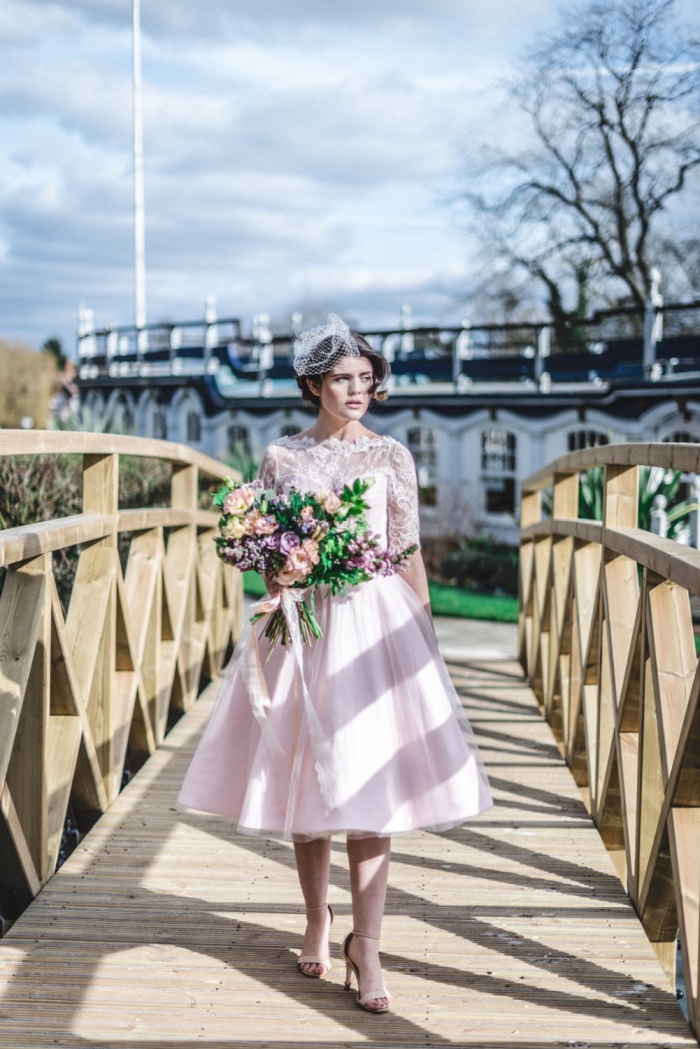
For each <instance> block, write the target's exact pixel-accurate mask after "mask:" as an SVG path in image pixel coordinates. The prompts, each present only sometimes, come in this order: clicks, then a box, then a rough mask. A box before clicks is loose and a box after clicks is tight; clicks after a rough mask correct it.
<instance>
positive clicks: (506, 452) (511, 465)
mask: <svg viewBox="0 0 700 1049" xmlns="http://www.w3.org/2000/svg"><path fill="white" fill-rule="evenodd" d="M515 448H516V440H515V434H514V433H509V432H508V430H484V432H483V433H482V435H481V469H482V470H484V471H485V472H487V473H500V474H502V473H510V472H514V471H515Z"/></svg>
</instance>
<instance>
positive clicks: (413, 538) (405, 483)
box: [387, 443, 420, 553]
mask: <svg viewBox="0 0 700 1049" xmlns="http://www.w3.org/2000/svg"><path fill="white" fill-rule="evenodd" d="M387 511H388V526H389V527H388V540H389V550H390V552H391V553H400V552H401V551H403V550H406V549H407V547H409V546H420V523H419V519H418V481H417V478H416V468H415V466H414V464H413V457H412V456H411V453H410V452H409V451H408V449H407V448H404V446H403V445H402V444H398V443H397V444H396V446H395V448H394V453H393V455H392V458H391V469H390V472H389V497H388V506H387Z"/></svg>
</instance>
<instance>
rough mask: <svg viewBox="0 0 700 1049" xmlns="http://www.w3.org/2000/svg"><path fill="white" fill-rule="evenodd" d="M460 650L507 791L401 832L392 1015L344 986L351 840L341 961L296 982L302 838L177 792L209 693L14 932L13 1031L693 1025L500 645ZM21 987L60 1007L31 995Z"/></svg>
mask: <svg viewBox="0 0 700 1049" xmlns="http://www.w3.org/2000/svg"><path fill="white" fill-rule="evenodd" d="M459 669H460V675H459V676H460V680H461V681H462V682H464V684H465V685H466V686H467V688H466V689H465V691H466V692H467V693H468V696H467V698H466V703H467V709H468V713H469V714H470V716H471V718H472V721H473V724H474V727H475V730H476V733H477V737H478V738H479V741H480V743H482V744H483V743H485V744H486V746H485V747H484V748H483V749H484V757H485V759H486V760H487V763H488V764H489V765H490V768H491V770H492V772H493V787H494V795H495V801H496V805H495V807H494V808H493V809H492V810H490V811H489V812H486V813H484V814H483V815H482V816H480V817H478V818H477V819H476V820H474V821H470V822H469V823H468V824H466V825H465V826H463V827H459V828H456V829H454V830H452V831H449V832H447V833H443V834H435V833H432V834H431V833H426V832H419V833H411V834H407V835H405V836H404V835H398V836H396V837H395V839H394V842H393V845H394V848H393V862H392V865H391V868H390V878H389V888H388V896H387V906H386V915H385V920H384V926H383V935H382V952H383V953H382V957H383V963H384V968H385V972H386V979H387V984H388V986H389V988H390V990H391V992H392V995H393V996H394V1012H393V1013H392V1014H390V1015H389V1016H386V1017H383V1018H382V1020H381V1021H378V1020H376V1018H373V1017H371V1016H369V1015H367V1014H364V1013H361V1012H360V1010H358V1009H357V1008H356V1007H355V1006H354V1004H353V1000H352V996H351V995H349V994H347V993H346V992H344V991H343V987H342V981H343V969H342V965H341V963H340V960H339V953H338V945H339V944H340V942H341V940H342V937H343V936H344V935H345V933H346V932H347V931H349V930H350V929H351V928H352V916H351V909H350V893H349V873H348V864H347V855H346V851H345V844H344V841H343V840H342V839H340V838H338V839H334V840H333V842H332V851H331V877H330V889H329V900H330V902H331V903H332V905H333V908H334V910H335V914H336V920H335V924H334V926H333V929H332V935H331V948H332V950H331V953H332V957H333V963H334V966H333V969H332V970H331V972H330V974H329V976H328V977H327V978H326V979H323V980H320V981H311V980H304V979H303V978H300V976H299V974H298V972H297V971H296V968H295V964H296V959H297V957H298V954H299V951H300V949H301V943H302V937H303V932H304V913H303V903H302V899H301V894H300V890H299V886H298V882H297V877H296V871H295V864H294V852H293V848H292V845H291V843H290V842H287V841H282V840H271V839H266V838H262V837H251V836H247V835H243V834H239V833H238V832H237V831H236V829H235V826H234V823H233V822H232V821H231V820H228V819H225V818H222V817H217V816H211V815H207V814H201V813H194V812H183V811H180V810H178V809H177V808H176V805H175V798H176V796H177V791H178V789H179V784H180V782H181V779H182V776H183V774H184V771H185V769H186V767H187V765H188V763H189V761H190V759H191V754H192V750H193V747H194V745H195V742H196V739H197V737H198V735H199V733H200V732H201V729H202V727H203V725H204V722H205V720H206V718H207V715H208V711H209V709H210V707H211V701H210V699H205V700H204V701H203V702H201V703H200V704H198V705H197V706H195V708H194V709H193V710H192V711H191V712H190V713H189V714H188V715H186V716H185V717H184V718H183V719H182V720H181V721H180V722H179V723H178V725H176V726H175V728H174V729H173V731H172V733H171V734H170V736H169V737H168V739H167V743H166V746H165V747H164V748H163V749H162V750H160V751H159V752H158V753H157V754H156V755H155V756H154V757H153V758H152V759H151V761H150V762H149V763H148V764H147V765H146V766H145V767H144V769H143V770H142V771H141V772H140V773H139V774H138V775H137V776H136V777H135V779H134V781H133V782H132V784H130V786H129V787H128V788H127V790H126V791H124V792H123V794H122V795H120V797H119V798H118V799H117V801H116V802H115V805H114V806H113V808H112V810H111V812H110V815H109V816H108V817H105V819H104V820H103V821H102V822H101V823H98V825H97V826H96V828H95V829H94V831H93V832H92V833H91V834H90V835H88V837H87V838H86V839H84V841H83V842H82V843H81V845H80V846H79V849H78V851H76V852H75V853H74V854H73V856H71V857H70V859H69V860H68V862H67V863H66V865H65V867H64V868H63V869H62V870H61V871H60V872H59V874H58V875H57V876H56V877H55V878H54V879H53V880H52V881H51V882H50V883H49V885H48V886H47V888H46V889H45V890H44V892H43V893H42V894H41V896H40V897H39V898H38V899H37V900H36V901H35V902H34V904H32V905H31V907H30V908H29V910H28V911H27V912H26V913H25V915H24V916H23V918H22V919H21V920H20V921H19V922H18V923H17V925H16V926H15V928H14V929H13V930H12V932H11V934H10V937H9V938H8V939H6V940H4V941H2V944H1V945H0V1034H1V1036H2V1045H3V1047H6V1046H7V1047H8V1049H19V1047H20V1046H24V1045H26V1044H27V1041H26V1034H25V1033H23V1032H25V1031H26V1029H27V1025H28V1024H29V1025H30V1029H31V1030H32V1031H36V1032H39V1033H38V1035H37V1036H36V1038H35V1040H34V1043H33V1044H40V1045H42V1046H43V1045H49V1044H56V1043H59V1044H62V1045H67V1046H73V1047H76V1049H77V1047H80V1049H118V1047H120V1046H122V1045H129V1046H134V1047H135V1046H139V1049H141V1047H143V1049H148V1047H150V1046H154V1047H155V1046H158V1049H184V1047H185V1046H189V1045H192V1044H194V1043H195V1042H196V1043H200V1042H201V1043H202V1044H204V1045H211V1046H212V1047H214V1046H216V1049H224V1047H227V1049H228V1047H230V1046H232V1045H236V1044H241V1045H245V1046H246V1047H248V1049H262V1047H263V1046H264V1047H265V1049H274V1047H277V1046H280V1047H282V1046H286V1045H294V1044H296V1045H300V1044H303V1045H309V1046H311V1045H314V1046H315V1045H324V1044H327V1045H333V1046H336V1045H339V1044H343V1045H345V1044H354V1043H355V1042H358V1043H363V1044H366V1045H369V1046H371V1047H379V1046H383V1045H387V1046H395V1045H401V1046H409V1045H420V1046H425V1045H428V1046H431V1045H434V1046H438V1045H456V1046H460V1047H461V1046H465V1047H466V1046H473V1047H474V1049H476V1047H477V1046H478V1047H479V1049H489V1047H493V1049H495V1047H502V1049H509V1047H513V1049H514V1047H515V1046H516V1045H517V1046H518V1049H523V1047H525V1049H528V1047H529V1049H535V1047H536V1049H543V1047H546V1046H548V1045H552V1046H555V1045H557V1044H562V1042H563V1043H564V1044H567V1043H569V1044H576V1043H583V1042H585V1043H587V1044H589V1045H595V1046H596V1049H603V1047H605V1046H607V1047H608V1049H610V1047H611V1046H612V1045H613V1044H614V1043H617V1044H626V1042H627V1040H629V1041H630V1042H634V1044H648V1045H649V1044H651V1045H656V1046H658V1045H660V1044H663V1045H664V1046H670V1045H686V1046H691V1045H693V1044H695V1043H694V1042H693V1040H692V1038H691V1036H690V1034H689V1032H688V1029H687V1026H686V1024H685V1021H684V1019H683V1016H682V1014H681V1012H680V1010H679V1009H678V1007H677V1004H676V1002H675V1000H674V998H673V995H672V993H671V991H670V989H669V987H668V984H667V983H666V980H665V977H664V976H663V974H662V972H661V969H660V968H659V965H658V963H657V962H656V959H655V956H654V954H653V951H652V949H651V947H650V945H649V944H648V942H647V940H646V937H645V936H644V933H643V932H642V930H641V927H640V926H639V923H638V921H637V919H636V917H635V915H634V912H633V911H632V909H631V908H630V906H629V903H628V901H627V898H626V896H625V894H624V891H623V890H622V887H621V886H620V883H619V880H618V879H617V878H616V876H615V874H614V872H613V871H612V868H611V867H610V864H609V861H608V859H607V857H606V855H605V850H604V848H603V846H602V844H601V843H600V840H599V838H598V835H597V832H596V831H595V829H594V828H593V826H592V824H591V823H590V821H589V820H588V818H587V816H586V814H585V810H584V809H583V806H582V803H581V802H580V799H578V798H577V791H576V788H575V787H573V785H572V781H571V779H570V776H569V773H568V771H567V770H566V768H565V766H564V765H563V762H562V761H561V759H560V758H558V755H553V754H552V749H551V744H550V742H549V736H548V732H549V730H548V729H547V727H546V725H545V724H544V723H543V722H542V720H541V719H540V718H539V717H538V716H537V715H536V712H534V704H533V700H532V697H531V695H530V693H529V692H528V690H527V689H525V688H524V687H523V685H522V682H521V681H517V680H516V681H514V682H513V685H512V687H511V686H508V684H507V678H504V677H503V676H501V675H500V673H499V668H498V666H497V665H496V666H493V668H492V670H491V669H488V668H486V667H485V666H483V665H482V666H480V667H477V668H476V669H475V671H472V669H471V667H470V666H469V665H467V664H462V665H461V666H460V668H459ZM455 676H456V675H455ZM494 692H495V695H497V696H500V697H501V700H502V701H500V702H499V701H498V700H497V701H495V702H493V704H492V699H493V695H494ZM533 712H534V716H533ZM482 728H485V729H486V730H487V731H488V732H489V733H490V735H486V734H485V733H482ZM532 744H534V746H533V745H532ZM511 751H513V752H514V754H516V755H518V757H515V758H514V757H513V755H511V753H510V752H511ZM416 760H418V759H416ZM447 771H448V770H447ZM447 771H446V774H447ZM516 803H517V804H516ZM20 937H21V948H20V947H19V942H18V938H20ZM49 989H50V990H49ZM27 994H31V995H32V998H33V999H34V1001H37V1000H41V1001H48V998H47V996H50V1007H49V1008H47V1009H45V1010H40V1011H38V1012H37V1011H34V1010H32V1012H31V1013H29V1012H28V1001H27V997H26V996H27ZM380 1025H381V1026H380Z"/></svg>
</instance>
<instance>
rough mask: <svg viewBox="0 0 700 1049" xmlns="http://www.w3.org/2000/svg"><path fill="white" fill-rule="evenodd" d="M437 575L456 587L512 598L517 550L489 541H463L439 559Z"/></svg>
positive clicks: (516, 571) (515, 579)
mask: <svg viewBox="0 0 700 1049" xmlns="http://www.w3.org/2000/svg"><path fill="white" fill-rule="evenodd" d="M440 572H441V574H442V575H443V576H444V578H445V579H449V580H451V581H454V582H455V583H457V585H458V586H467V587H469V586H470V587H474V588H476V589H479V590H503V591H504V593H506V594H513V595H515V594H517V592H518V551H517V550H514V549H513V548H512V547H510V546H506V545H505V544H504V543H496V542H494V541H493V540H492V539H486V538H477V539H471V540H469V541H464V542H463V543H462V544H461V546H460V548H459V550H454V551H453V552H452V553H450V554H446V555H445V556H444V557H443V558H442V560H441V561H440Z"/></svg>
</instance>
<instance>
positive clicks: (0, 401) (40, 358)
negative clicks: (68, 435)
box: [0, 340, 58, 430]
mask: <svg viewBox="0 0 700 1049" xmlns="http://www.w3.org/2000/svg"><path fill="white" fill-rule="evenodd" d="M57 379H58V372H57V368H56V360H55V358H54V356H53V355H52V354H50V353H36V352H35V351H34V350H31V349H29V347H28V346H23V345H21V343H9V342H3V341H2V340H0V426H4V427H8V428H12V429H16V428H17V427H19V426H21V424H22V419H24V418H27V417H28V418H31V419H32V425H33V426H35V427H37V428H38V429H40V430H43V429H45V428H46V426H47V424H48V419H49V402H50V400H51V397H52V396H53V393H54V389H55V387H56V384H57Z"/></svg>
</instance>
